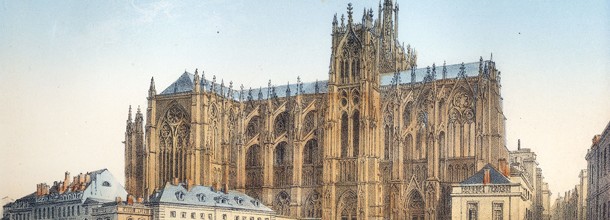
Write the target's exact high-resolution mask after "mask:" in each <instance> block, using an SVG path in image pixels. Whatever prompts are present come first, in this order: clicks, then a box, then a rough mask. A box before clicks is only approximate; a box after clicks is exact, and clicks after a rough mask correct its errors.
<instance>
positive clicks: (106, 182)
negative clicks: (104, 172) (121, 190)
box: [102, 181, 111, 187]
mask: <svg viewBox="0 0 610 220" xmlns="http://www.w3.org/2000/svg"><path fill="white" fill-rule="evenodd" d="M102 186H107V187H110V186H111V185H110V183H109V182H108V181H104V182H103V183H102Z"/></svg>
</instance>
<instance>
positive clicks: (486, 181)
mask: <svg viewBox="0 0 610 220" xmlns="http://www.w3.org/2000/svg"><path fill="white" fill-rule="evenodd" d="M490 182H491V175H489V168H485V176H483V185H487V184H489V183H490Z"/></svg>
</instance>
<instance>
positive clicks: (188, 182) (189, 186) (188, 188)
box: [186, 179, 193, 191]
mask: <svg viewBox="0 0 610 220" xmlns="http://www.w3.org/2000/svg"><path fill="white" fill-rule="evenodd" d="M192 188H193V180H191V179H187V180H186V191H191V189H192Z"/></svg>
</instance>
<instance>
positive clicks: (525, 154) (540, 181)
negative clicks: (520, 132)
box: [510, 140, 551, 219]
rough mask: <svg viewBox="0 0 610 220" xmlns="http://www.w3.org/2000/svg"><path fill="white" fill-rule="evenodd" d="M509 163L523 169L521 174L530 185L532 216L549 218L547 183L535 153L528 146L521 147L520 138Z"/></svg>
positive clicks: (511, 153)
mask: <svg viewBox="0 0 610 220" xmlns="http://www.w3.org/2000/svg"><path fill="white" fill-rule="evenodd" d="M510 164H511V166H516V167H519V168H520V170H522V171H523V176H524V177H525V178H526V179H527V181H528V182H529V183H531V185H532V189H531V190H532V193H533V194H532V207H531V208H530V209H531V210H532V212H533V218H534V219H549V218H550V213H549V212H550V199H551V198H550V197H551V193H550V191H549V189H548V183H546V182H545V181H544V175H542V168H540V167H539V164H538V160H537V159H536V153H535V152H534V151H532V150H531V149H529V148H522V147H521V140H518V142H517V150H516V151H511V152H510ZM545 202H546V203H545Z"/></svg>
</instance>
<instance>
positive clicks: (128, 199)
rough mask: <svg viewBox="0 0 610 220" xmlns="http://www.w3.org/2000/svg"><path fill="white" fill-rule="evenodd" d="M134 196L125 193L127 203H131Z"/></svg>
mask: <svg viewBox="0 0 610 220" xmlns="http://www.w3.org/2000/svg"><path fill="white" fill-rule="evenodd" d="M133 201H134V197H133V195H127V205H133Z"/></svg>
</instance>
